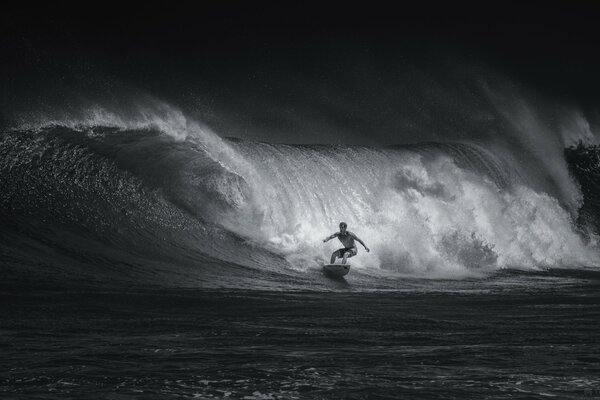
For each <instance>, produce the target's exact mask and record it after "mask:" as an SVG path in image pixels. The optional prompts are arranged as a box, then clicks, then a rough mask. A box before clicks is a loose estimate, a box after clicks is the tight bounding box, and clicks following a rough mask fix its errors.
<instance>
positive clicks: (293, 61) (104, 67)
mask: <svg viewBox="0 0 600 400" xmlns="http://www.w3.org/2000/svg"><path fill="white" fill-rule="evenodd" d="M449 3H450V2H444V3H438V2H429V1H420V2H412V3H411V4H410V5H402V6H400V7H396V8H389V7H381V6H378V5H377V4H375V3H373V2H363V3H361V4H358V5H355V6H349V5H348V4H349V3H348V4H346V5H325V3H316V2H315V3H297V4H294V5H291V6H290V5H275V6H274V5H269V4H267V3H253V4H250V3H245V4H243V5H239V4H235V3H227V2H219V3H218V5H217V4H212V5H211V4H200V5H199V6H197V7H195V8H188V7H184V6H179V5H176V4H167V3H164V4H163V5H161V6H157V5H148V4H145V5H124V4H112V3H94V4H93V5H92V6H90V5H89V4H86V5H85V7H83V6H80V7H75V8H73V7H66V6H60V7H57V6H51V5H44V6H40V7H35V8H33V7H30V8H27V7H9V6H6V5H5V6H3V7H4V10H3V12H2V16H1V17H0V18H1V21H2V26H1V29H2V31H1V33H2V38H1V49H0V51H1V52H2V61H1V68H2V71H1V72H2V77H1V78H0V82H1V85H2V86H1V87H2V91H3V94H2V107H3V109H4V110H5V109H7V108H10V106H11V105H12V104H21V103H23V102H24V101H25V100H23V99H21V98H20V97H23V93H26V94H27V96H29V97H30V98H31V96H33V93H36V90H37V89H38V86H39V87H42V86H44V85H46V84H47V83H48V82H49V81H53V82H54V83H56V81H62V82H63V83H64V84H65V85H67V86H71V87H73V86H77V85H80V86H83V87H85V86H89V85H91V86H94V85H99V86H103V87H106V86H110V83H107V82H109V81H110V80H111V79H112V78H113V77H114V78H116V79H117V80H118V81H120V82H122V83H125V84H127V85H130V86H131V87H134V88H137V89H140V90H144V91H147V92H148V93H151V94H153V95H156V96H159V97H166V98H168V99H175V100H177V101H181V102H185V101H189V99H191V98H194V99H198V98H200V100H199V101H202V102H203V103H204V104H209V103H210V102H211V101H212V100H213V99H212V97H214V98H215V99H216V100H215V101H217V102H219V98H221V99H222V98H223V97H227V96H229V98H228V100H227V103H228V104H233V105H230V108H231V109H233V110H234V111H233V112H235V109H236V107H239V106H236V105H235V102H236V101H238V102H244V101H246V102H251V101H252V97H253V96H252V95H250V94H249V93H256V92H261V93H262V92H264V93H262V94H265V93H267V94H270V95H273V96H272V97H273V98H275V99H276V100H273V102H274V103H285V101H286V100H285V99H286V97H293V96H294V91H295V90H297V88H298V87H302V86H303V85H306V84H307V82H308V83H309V84H314V85H315V86H319V85H320V86H323V87H325V86H327V85H329V83H330V82H333V83H332V84H331V85H329V86H330V87H329V88H324V89H323V90H324V91H327V90H330V89H331V88H333V89H335V88H336V87H338V88H339V86H340V85H341V84H340V83H339V82H338V81H336V79H338V78H339V75H340V74H339V73H340V71H343V69H344V68H345V67H346V66H347V67H348V69H353V68H355V69H356V68H369V65H371V63H374V64H375V65H377V66H378V69H377V72H376V73H375V74H373V75H374V76H375V78H377V79H379V78H380V77H381V76H383V78H382V79H384V80H385V79H388V78H389V77H390V76H392V75H391V74H389V75H387V76H386V74H385V73H383V72H382V68H381V66H382V65H383V66H385V65H391V66H390V69H392V68H393V65H394V63H402V62H412V63H413V64H414V65H417V66H418V65H422V64H425V65H427V68H434V69H435V67H436V65H432V64H435V60H436V58H435V57H434V58H431V54H456V55H457V56H456V57H457V58H467V59H470V60H478V61H481V62H483V63H485V64H487V65H491V66H493V67H494V68H497V69H499V70H502V71H504V72H506V73H507V74H510V75H511V76H513V77H515V78H516V79H519V80H521V81H524V82H527V84H529V85H531V86H532V87H534V88H535V89H536V90H538V91H539V92H541V93H543V94H544V95H547V96H550V97H554V98H557V99H560V98H566V99H569V100H570V101H576V102H578V103H580V104H582V106H583V107H596V106H597V105H598V93H600V74H599V73H598V71H600V51H599V50H600V47H599V46H598V45H599V44H600V33H599V29H598V21H600V5H599V6H591V5H584V3H581V4H577V3H575V2H568V3H564V4H563V5H562V6H556V5H554V6H553V5H549V4H544V3H539V4H524V2H520V3H516V2H515V3H512V2H492V3H489V2H479V3H467V2H461V3H453V4H449ZM350 55H351V56H350ZM372 60H375V61H372ZM390 60H391V61H390ZM357 65H358V66H359V67H357ZM99 75H101V76H102V77H99ZM107 76H108V77H111V79H105V77H107ZM307 77H308V78H307ZM98 82H101V83H98ZM315 82H317V83H315ZM348 85H350V84H348ZM45 90H47V89H45ZM315 90H317V89H315ZM273 93H274V94H273ZM340 93H342V94H343V95H349V96H352V95H353V93H355V91H354V92H353V91H352V90H349V89H348V88H347V87H344V88H342V89H340ZM262 94H261V95H260V96H258V97H259V98H263V97H264V96H262ZM36 96H38V97H39V96H41V97H44V96H46V95H45V94H36ZM267 97H268V96H267ZM238 99H239V100H238ZM305 103H306V101H305ZM278 107H279V105H278ZM294 107H295V105H294V102H290V105H289V107H287V108H285V107H284V108H283V109H284V111H286V110H287V111H289V112H293V108H294ZM290 109H292V110H291V111H290ZM276 112H281V109H277V110H274V111H273V113H276ZM207 114H210V112H207ZM208 118H209V119H210V116H209V117H208ZM338 119H339V118H338ZM342 119H343V118H342ZM242 120H243V118H242ZM209 122H210V121H209ZM254 122H256V121H254Z"/></svg>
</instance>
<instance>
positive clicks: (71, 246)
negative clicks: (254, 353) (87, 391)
mask: <svg viewBox="0 0 600 400" xmlns="http://www.w3.org/2000/svg"><path fill="white" fill-rule="evenodd" d="M170 115H171V117H169V118H162V117H161V118H158V117H156V116H148V115H146V116H145V117H144V119H142V120H139V119H138V120H135V121H129V120H128V121H127V122H124V121H123V120H122V119H115V118H113V117H107V116H106V115H104V114H101V115H100V116H99V117H98V115H96V116H95V118H92V119H88V120H86V121H84V122H81V121H78V122H69V123H65V122H64V121H50V122H48V121H46V122H45V123H44V124H39V125H37V126H28V127H24V128H22V129H16V130H9V131H5V132H3V133H2V135H1V136H0V187H1V188H2V190H1V191H0V206H1V209H2V213H1V215H0V217H1V218H2V220H3V224H2V228H1V235H2V244H1V246H2V248H1V250H2V253H3V255H4V256H5V259H6V260H7V261H6V263H5V270H6V274H5V276H7V279H24V277H29V278H27V279H38V280H39V279H63V278H64V277H65V276H66V275H68V276H71V277H72V276H73V275H76V276H77V277H79V278H80V279H88V280H90V281H91V282H105V281H114V280H116V281H128V282H130V281H135V282H146V283H153V284H172V285H185V286H209V287H211V286H219V287H221V286H233V287H239V286H242V287H260V288H272V287H279V286H284V287H298V286H302V285H304V284H305V282H306V280H307V279H308V278H307V276H310V273H311V272H312V271H315V270H316V269H317V267H318V265H319V264H320V263H321V262H323V261H324V260H326V259H327V258H328V256H329V254H330V252H331V251H333V250H334V249H335V248H336V246H337V245H330V244H328V245H323V243H322V239H323V237H325V236H327V235H329V234H330V233H331V232H332V231H333V230H334V229H335V227H336V226H337V224H338V222H339V221H342V220H343V221H346V222H347V223H348V224H349V226H350V230H352V231H354V232H355V233H357V234H358V235H359V236H360V237H362V238H363V239H364V240H365V241H366V242H367V243H368V244H369V246H370V247H371V249H372V252H371V253H370V254H366V253H364V252H362V251H359V255H358V256H357V257H355V258H354V259H353V264H354V265H355V267H356V269H357V271H358V274H360V275H361V276H368V277H371V278H373V279H379V278H393V277H395V276H406V275H412V276H420V277H428V278H437V277H463V276H471V275H473V274H475V275H485V274H487V273H489V272H493V271H496V270H498V269H503V268H518V269H540V268H559V267H560V268H562V267H569V268H572V267H581V266H587V267H589V266H595V265H597V263H598V253H597V251H596V249H595V245H594V241H593V240H591V239H590V238H591V237H593V234H589V233H588V234H587V235H582V234H581V232H580V230H581V228H580V227H581V224H579V226H580V227H579V228H578V227H577V224H576V222H575V220H574V218H573V215H572V214H571V213H570V212H569V211H568V210H567V209H566V208H565V206H564V205H563V204H561V202H560V201H559V200H558V199H556V198H555V197H553V196H552V195H550V194H548V193H546V192H544V191H540V190H534V189H533V188H531V187H530V186H529V185H527V184H526V182H525V181H526V180H524V179H522V175H523V171H519V169H518V168H517V167H515V166H514V165H511V163H509V162H507V161H506V160H505V159H503V158H502V157H500V156H499V155H497V154H494V153H492V152H491V151H490V150H488V149H486V147H485V146H483V145H481V144H476V143H466V142H465V143H447V144H439V143H438V144H436V143H429V144H422V145H410V146H394V147H387V148H374V147H360V146H341V145H287V144H271V143H257V142H248V141H242V140H234V139H223V138H220V137H219V136H217V135H216V134H214V133H212V132H211V131H210V130H209V129H208V128H206V127H203V126H202V125H200V124H197V123H195V122H193V121H190V120H189V119H186V118H185V117H183V116H182V115H181V114H178V113H175V114H172V113H171V114H170Z"/></svg>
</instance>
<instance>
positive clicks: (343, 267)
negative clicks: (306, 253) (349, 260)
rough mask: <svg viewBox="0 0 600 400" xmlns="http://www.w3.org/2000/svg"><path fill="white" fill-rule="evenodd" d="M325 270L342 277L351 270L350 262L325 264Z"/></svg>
mask: <svg viewBox="0 0 600 400" xmlns="http://www.w3.org/2000/svg"><path fill="white" fill-rule="evenodd" d="M323 271H325V273H327V274H329V275H331V276H334V277H336V278H341V277H342V276H344V275H346V274H348V272H350V264H325V265H323Z"/></svg>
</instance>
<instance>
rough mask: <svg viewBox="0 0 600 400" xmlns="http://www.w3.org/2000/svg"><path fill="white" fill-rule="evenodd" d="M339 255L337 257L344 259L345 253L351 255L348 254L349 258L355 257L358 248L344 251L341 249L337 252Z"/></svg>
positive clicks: (348, 248) (347, 248) (345, 248)
mask: <svg viewBox="0 0 600 400" xmlns="http://www.w3.org/2000/svg"><path fill="white" fill-rule="evenodd" d="M336 253H337V257H340V258H342V257H344V253H350V254H348V258H350V257H354V256H355V255H356V254H357V253H358V252H357V251H356V247H344V248H343V249H339V250H337V251H336Z"/></svg>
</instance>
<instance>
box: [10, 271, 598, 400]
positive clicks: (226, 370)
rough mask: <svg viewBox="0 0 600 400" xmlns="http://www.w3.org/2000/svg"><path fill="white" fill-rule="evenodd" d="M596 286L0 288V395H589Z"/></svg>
mask: <svg viewBox="0 0 600 400" xmlns="http://www.w3.org/2000/svg"><path fill="white" fill-rule="evenodd" d="M598 289H599V286H598V283H597V281H596V280H594V279H592V280H587V281H582V283H581V284H579V285H571V286H569V287H557V288H555V289H553V288H551V287H547V286H546V287H542V288H538V289H535V288H533V289H530V290H525V291H524V290H522V288H521V289H518V290H516V289H510V288H509V289H506V288H505V289H502V288H497V290H486V291H483V292H482V291H473V292H469V291H464V292H456V291H454V292H452V291H450V292H443V291H442V292H426V291H418V290H412V291H409V292H389V293H386V292H378V293H349V292H346V293H344V292H341V293H340V292H261V291H193V290H184V291H182V290H170V289H157V290H143V291H136V292H126V291H122V290H118V291H112V292H111V291H104V292H101V291H98V290H97V289H96V290H92V291H89V292H83V291H68V290H67V291H60V292H57V291H38V292H37V293H36V294H25V292H21V293H20V292H18V291H15V290H10V289H5V290H4V291H3V293H2V295H1V297H0V299H1V302H0V327H1V330H0V348H1V349H2V357H1V358H0V394H1V397H2V398H23V399H25V398H26V399H53V398H74V399H86V398H107V399H125V398H145V399H153V398H156V399H158V398H232V399H244V398H245V399H294V398H298V399H330V398H348V399H360V398H389V399H395V398H411V399H448V398H473V399H483V398H496V399H531V398H548V397H551V398H593V397H594V396H596V395H597V394H598V389H599V388H600V341H599V340H598V318H599V317H600V295H599V294H598ZM29 293H31V292H29Z"/></svg>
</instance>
